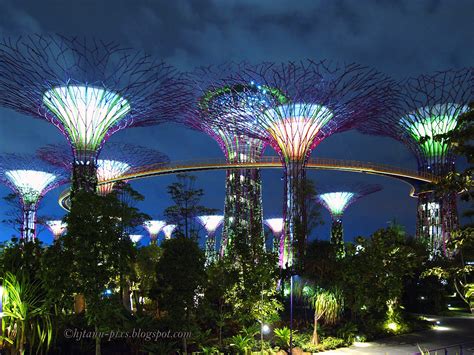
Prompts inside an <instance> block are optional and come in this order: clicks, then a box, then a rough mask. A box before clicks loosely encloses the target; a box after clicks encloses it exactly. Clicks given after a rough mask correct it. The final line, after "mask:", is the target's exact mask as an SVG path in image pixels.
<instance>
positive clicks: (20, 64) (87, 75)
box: [0, 35, 187, 193]
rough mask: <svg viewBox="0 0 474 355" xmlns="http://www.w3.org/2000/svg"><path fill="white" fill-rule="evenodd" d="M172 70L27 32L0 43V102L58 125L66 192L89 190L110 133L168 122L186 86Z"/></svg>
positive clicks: (123, 52) (95, 45)
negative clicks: (68, 182) (65, 151)
mask: <svg viewBox="0 0 474 355" xmlns="http://www.w3.org/2000/svg"><path fill="white" fill-rule="evenodd" d="M180 77H181V75H180V74H178V73H177V72H176V71H175V70H174V69H173V68H171V67H170V66H168V65H166V64H164V63H162V62H155V61H154V60H152V59H151V58H150V57H149V56H147V55H146V54H143V53H141V52H140V51H135V50H132V49H127V48H123V47H120V46H118V45H117V44H115V43H110V42H104V41H98V40H94V39H85V38H79V37H71V38H67V37H63V36H59V35H34V36H27V37H20V38H17V39H12V38H4V39H3V41H1V43H0V105H1V106H4V107H7V108H12V109H14V110H16V111H18V112H20V113H24V114H27V115H30V116H33V117H35V118H41V119H46V120H47V121H49V122H51V123H52V124H54V125H55V126H56V127H57V128H59V129H60V131H61V133H62V134H63V135H64V136H65V137H66V139H67V140H68V141H69V143H70V145H71V147H72V150H73V155H74V160H73V161H72V164H73V186H72V192H73V193H74V192H75V191H76V190H77V189H84V190H88V191H95V187H96V184H97V174H96V168H97V162H96V159H97V155H98V153H99V151H100V149H101V147H102V145H103V144H104V142H105V141H106V140H107V139H108V138H109V137H110V136H111V135H112V134H114V133H115V132H117V131H119V130H121V129H124V128H126V127H131V126H140V125H147V124H157V123H161V122H165V121H170V120H173V119H174V118H175V117H176V113H177V111H178V110H179V107H180V104H181V102H182V101H181V99H183V98H184V97H187V96H186V95H184V94H183V93H184V92H185V90H186V88H185V86H184V85H183V83H182V80H181V79H180Z"/></svg>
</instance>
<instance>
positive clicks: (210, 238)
mask: <svg viewBox="0 0 474 355" xmlns="http://www.w3.org/2000/svg"><path fill="white" fill-rule="evenodd" d="M196 218H197V220H198V222H199V223H200V224H201V225H202V226H203V227H204V229H205V230H206V232H207V236H206V248H205V253H206V265H210V264H212V263H213V262H214V261H215V260H216V258H217V246H216V230H217V228H219V226H220V225H221V224H222V222H223V220H224V216H221V215H208V216H199V217H196Z"/></svg>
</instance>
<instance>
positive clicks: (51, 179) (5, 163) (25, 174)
mask: <svg viewBox="0 0 474 355" xmlns="http://www.w3.org/2000/svg"><path fill="white" fill-rule="evenodd" d="M0 181H1V182H3V183H4V184H5V185H7V186H9V187H10V188H11V189H12V190H13V191H14V193H15V194H16V195H17V196H18V198H19V201H20V204H21V207H22V224H21V234H22V238H24V239H27V240H32V239H34V238H35V236H36V232H35V226H36V210H37V208H38V204H39V202H40V200H41V198H42V197H43V196H44V195H45V194H46V193H47V192H48V191H51V190H52V189H54V188H56V187H57V186H59V185H61V184H65V183H67V182H69V178H68V174H67V173H66V171H65V170H64V169H62V168H57V167H54V166H52V165H50V164H48V163H46V162H43V161H41V160H39V159H37V158H36V157H34V156H29V155H20V154H4V155H2V156H0Z"/></svg>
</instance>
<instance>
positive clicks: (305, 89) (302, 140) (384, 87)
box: [221, 61, 393, 266]
mask: <svg viewBox="0 0 474 355" xmlns="http://www.w3.org/2000/svg"><path fill="white" fill-rule="evenodd" d="M236 80H240V83H241V85H246V86H250V87H252V88H253V89H252V91H253V92H256V93H257V94H255V95H254V96H256V97H257V98H258V99H256V100H255V101H254V106H253V114H252V115H248V114H247V112H246V109H245V108H239V107H235V108H233V115H232V116H233V117H232V119H229V118H225V117H228V116H225V117H224V119H225V122H226V123H227V122H238V129H239V130H240V131H243V132H245V133H246V134H248V135H249V136H251V137H254V138H259V139H261V140H263V141H265V142H268V143H269V144H270V145H271V146H272V147H273V148H274V149H275V150H276V151H277V152H278V154H279V155H280V158H281V160H282V162H283V164H284V167H285V172H286V174H285V179H286V183H285V190H286V204H285V210H284V216H285V236H284V243H285V245H286V247H285V250H286V251H285V254H286V255H287V256H286V257H285V264H286V265H285V266H291V265H293V264H294V260H293V259H294V247H295V246H296V245H298V246H297V250H298V252H299V254H301V253H303V250H304V243H305V240H306V232H300V233H298V240H295V228H298V227H297V226H299V227H300V231H302V230H305V227H304V224H305V222H304V221H305V217H304V216H305V207H304V201H303V200H304V199H303V198H302V195H301V194H300V193H299V192H298V191H300V187H301V184H302V183H303V182H304V179H305V174H304V167H305V164H306V161H307V159H308V157H309V155H310V154H311V151H312V149H314V148H315V147H316V146H317V145H318V144H319V143H320V142H321V141H322V140H324V139H325V138H326V137H328V136H330V135H331V134H334V133H336V132H340V131H343V130H347V129H350V128H353V127H354V126H355V125H356V124H357V123H358V122H360V121H363V120H366V119H368V118H370V117H373V116H378V115H379V114H381V113H382V112H383V111H384V110H386V109H387V108H388V107H390V106H391V104H392V101H393V99H392V86H393V82H392V81H391V80H390V79H389V78H388V77H387V76H385V75H383V74H381V73H379V72H377V71H375V70H372V69H369V68H365V67H362V66H359V65H356V64H348V65H338V64H335V63H330V62H327V61H321V62H313V61H306V62H301V63H287V64H282V65H275V64H271V63H264V64H261V65H258V66H247V67H245V68H243V70H241V71H240V72H239V75H238V79H236ZM234 87H235V85H234ZM248 91H251V90H250V89H249V90H248ZM262 96H263V97H264V98H265V99H261V98H262ZM269 96H270V98H271V99H268V97H269ZM221 106H224V107H225V104H221ZM235 116H238V117H239V119H238V120H237V119H235V118H234V117H235Z"/></svg>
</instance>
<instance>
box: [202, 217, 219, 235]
mask: <svg viewBox="0 0 474 355" xmlns="http://www.w3.org/2000/svg"><path fill="white" fill-rule="evenodd" d="M197 218H198V220H199V222H200V223H201V224H202V226H203V227H204V228H206V230H207V232H208V233H213V232H215V231H216V229H217V228H219V226H220V225H221V223H222V222H223V221H224V216H219V215H210V216H199V217H197Z"/></svg>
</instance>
